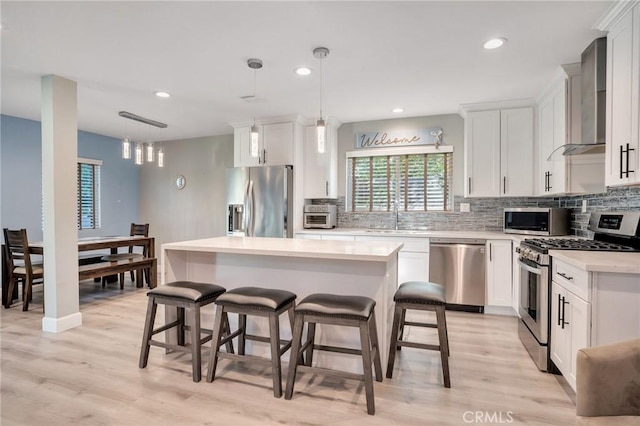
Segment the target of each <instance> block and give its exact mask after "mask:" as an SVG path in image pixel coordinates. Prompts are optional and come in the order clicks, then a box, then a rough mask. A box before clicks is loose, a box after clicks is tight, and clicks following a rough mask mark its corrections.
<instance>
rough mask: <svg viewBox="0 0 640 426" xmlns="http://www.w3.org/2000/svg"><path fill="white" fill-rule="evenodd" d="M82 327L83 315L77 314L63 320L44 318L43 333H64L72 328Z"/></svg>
mask: <svg viewBox="0 0 640 426" xmlns="http://www.w3.org/2000/svg"><path fill="white" fill-rule="evenodd" d="M81 325H82V314H81V313H80V312H76V313H75V314H71V315H67V316H65V317H62V318H50V317H44V318H42V331H47V332H49V333H62V332H63V331H66V330H69V329H71V328H75V327H80V326H81Z"/></svg>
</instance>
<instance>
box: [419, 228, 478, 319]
mask: <svg viewBox="0 0 640 426" xmlns="http://www.w3.org/2000/svg"><path fill="white" fill-rule="evenodd" d="M429 243H430V244H429V281H431V282H433V283H437V284H440V285H442V286H444V288H445V294H446V299H447V309H454V310H463V311H469V312H479V313H483V312H484V304H485V288H486V286H485V280H486V275H485V246H486V240H477V239H459V238H455V239H454V238H430V239H429Z"/></svg>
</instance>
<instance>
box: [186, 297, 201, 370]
mask: <svg viewBox="0 0 640 426" xmlns="http://www.w3.org/2000/svg"><path fill="white" fill-rule="evenodd" d="M189 314H190V316H191V319H190V322H191V330H190V331H191V364H192V368H191V370H192V375H193V381H194V382H196V383H197V382H199V381H200V379H201V378H202V361H201V355H200V349H201V347H202V343H201V340H200V307H199V306H197V305H196V306H194V307H193V308H191V309H189Z"/></svg>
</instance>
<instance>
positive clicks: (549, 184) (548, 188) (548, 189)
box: [547, 172, 553, 191]
mask: <svg viewBox="0 0 640 426" xmlns="http://www.w3.org/2000/svg"><path fill="white" fill-rule="evenodd" d="M547 173H549V174H548V175H547V191H551V176H553V174H552V173H551V172H547Z"/></svg>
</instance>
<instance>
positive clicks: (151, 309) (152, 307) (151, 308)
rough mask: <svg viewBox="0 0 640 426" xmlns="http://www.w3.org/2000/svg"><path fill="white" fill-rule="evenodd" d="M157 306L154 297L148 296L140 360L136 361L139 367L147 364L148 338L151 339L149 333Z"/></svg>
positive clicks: (151, 330)
mask: <svg viewBox="0 0 640 426" xmlns="http://www.w3.org/2000/svg"><path fill="white" fill-rule="evenodd" d="M157 308H158V305H156V301H155V298H154V297H153V296H151V297H149V302H148V303H147V315H146V319H145V321H144V333H143V334H142V347H141V349H140V360H139V362H138V367H140V368H145V367H146V366H147V361H149V347H150V345H149V340H150V339H151V334H152V333H153V323H154V322H155V320H156V310H157Z"/></svg>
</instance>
